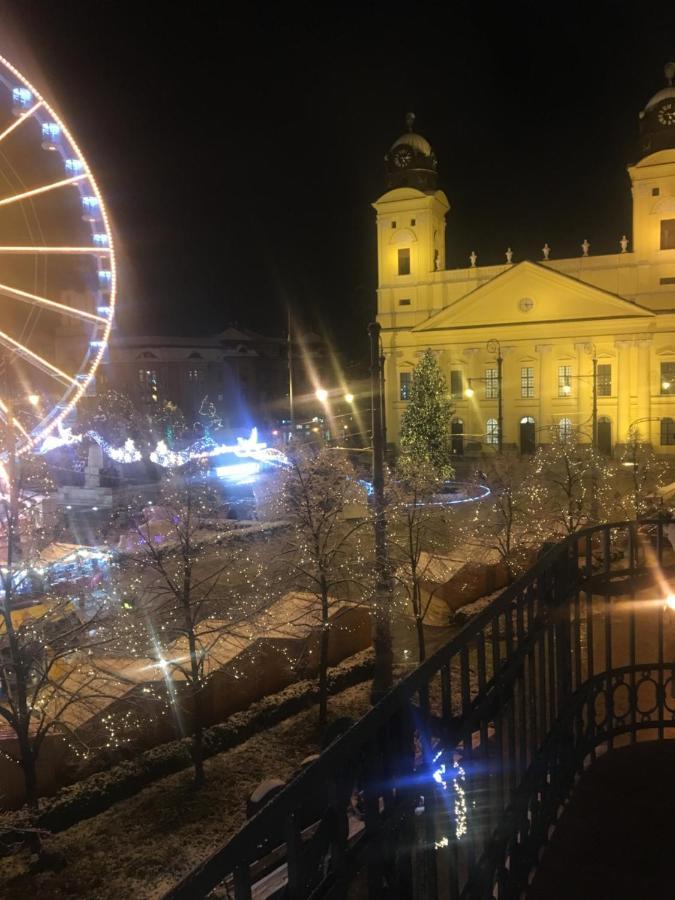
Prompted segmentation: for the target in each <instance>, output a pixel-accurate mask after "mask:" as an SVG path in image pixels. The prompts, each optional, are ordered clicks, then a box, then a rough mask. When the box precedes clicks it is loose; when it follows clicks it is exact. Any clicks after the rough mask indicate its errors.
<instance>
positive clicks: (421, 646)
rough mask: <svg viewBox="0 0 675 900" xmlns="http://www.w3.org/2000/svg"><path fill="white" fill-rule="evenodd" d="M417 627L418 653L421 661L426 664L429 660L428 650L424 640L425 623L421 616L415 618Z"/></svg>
mask: <svg viewBox="0 0 675 900" xmlns="http://www.w3.org/2000/svg"><path fill="white" fill-rule="evenodd" d="M415 626H416V627H417V653H418V656H419V661H420V662H424V660H425V659H426V658H427V650H426V643H425V640H424V622H423V621H422V617H421V616H420V615H419V614H418V615H416V616H415Z"/></svg>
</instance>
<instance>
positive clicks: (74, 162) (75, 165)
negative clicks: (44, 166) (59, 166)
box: [63, 159, 84, 175]
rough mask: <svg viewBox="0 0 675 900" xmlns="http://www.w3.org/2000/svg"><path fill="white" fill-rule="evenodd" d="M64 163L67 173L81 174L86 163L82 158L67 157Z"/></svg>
mask: <svg viewBox="0 0 675 900" xmlns="http://www.w3.org/2000/svg"><path fill="white" fill-rule="evenodd" d="M63 165H64V168H65V170H66V175H81V174H82V173H83V172H84V163H83V162H82V160H81V159H66V160H64V163H63Z"/></svg>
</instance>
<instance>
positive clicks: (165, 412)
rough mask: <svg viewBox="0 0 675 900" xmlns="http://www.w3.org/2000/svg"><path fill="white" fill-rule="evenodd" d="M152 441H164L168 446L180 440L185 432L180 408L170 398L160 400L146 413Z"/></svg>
mask: <svg viewBox="0 0 675 900" xmlns="http://www.w3.org/2000/svg"><path fill="white" fill-rule="evenodd" d="M146 420H147V422H148V430H149V432H150V439H151V441H152V443H156V442H157V441H165V442H166V444H167V446H168V447H169V448H171V447H173V446H174V443H175V441H180V440H181V438H183V437H184V436H185V434H186V432H187V423H186V421H185V416H184V415H183V412H182V410H181V409H180V408H179V407H178V406H177V404H175V403H174V402H173V401H172V400H162V401H161V402H159V403H158V404H157V405H156V407H155V408H153V409H151V410H148V412H147V413H146Z"/></svg>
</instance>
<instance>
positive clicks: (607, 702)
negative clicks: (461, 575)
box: [166, 521, 675, 900]
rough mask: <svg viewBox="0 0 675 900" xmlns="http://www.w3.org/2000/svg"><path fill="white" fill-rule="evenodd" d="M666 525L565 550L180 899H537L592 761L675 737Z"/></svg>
mask: <svg viewBox="0 0 675 900" xmlns="http://www.w3.org/2000/svg"><path fill="white" fill-rule="evenodd" d="M665 527H666V525H665V524H664V523H663V522H660V521H654V522H643V523H640V524H639V525H638V524H636V523H628V522H623V523H615V524H608V525H601V526H597V527H593V528H588V529H586V530H584V531H581V532H577V533H576V534H574V535H571V536H569V537H568V538H566V539H565V540H563V541H562V542H561V543H559V544H556V545H554V546H553V547H551V548H550V549H548V550H547V551H546V552H545V553H543V554H542V555H541V557H540V558H539V560H538V561H537V562H536V564H535V565H534V566H532V568H531V569H530V570H529V571H528V572H527V573H526V574H525V575H523V576H522V577H521V578H519V579H518V581H516V582H515V583H514V584H512V585H511V586H510V587H508V588H507V589H506V590H505V591H504V592H503V593H502V594H501V595H500V596H499V597H498V598H497V599H496V600H495V601H494V602H493V603H492V604H491V605H490V606H489V607H488V608H486V609H485V610H484V611H483V612H482V613H480V614H479V615H478V616H477V617H476V618H475V619H473V620H472V621H471V622H470V623H469V624H468V625H467V626H466V627H465V628H464V629H463V630H462V631H461V632H460V634H458V635H457V637H456V638H455V639H454V640H452V641H450V642H449V643H448V644H447V645H446V646H444V647H443V648H441V649H440V650H439V651H438V652H437V653H435V654H434V655H433V656H432V657H431V658H429V659H428V660H426V662H424V663H423V664H422V665H421V666H419V667H418V668H417V669H416V670H415V671H413V672H412V673H411V674H410V675H408V676H407V677H406V678H405V679H404V680H403V681H401V682H400V683H399V684H398V685H397V686H396V687H395V688H394V689H393V690H392V691H391V692H390V693H389V694H388V695H387V696H385V697H384V699H383V700H382V701H381V702H380V703H378V704H377V705H376V706H375V707H373V709H371V710H370V711H369V712H368V714H367V715H366V716H364V717H363V718H362V719H361V720H360V721H359V722H358V723H357V724H356V725H354V727H352V728H351V729H350V730H349V731H348V732H347V733H346V734H344V735H343V736H342V737H341V738H339V739H338V740H337V741H336V742H335V743H334V744H332V745H331V746H330V747H329V748H328V749H327V750H326V751H324V753H322V754H321V757H320V758H319V759H318V760H317V761H316V762H315V763H314V764H313V765H311V766H309V767H308V768H307V769H305V770H304V771H303V772H302V773H301V774H300V775H298V777H297V778H295V779H294V780H293V781H292V782H291V783H290V784H289V785H288V786H287V787H286V788H285V789H284V790H283V791H282V792H281V793H280V794H278V795H277V796H276V797H275V798H274V799H273V800H272V801H271V802H270V803H269V804H268V805H267V806H265V808H264V809H263V810H262V811H261V812H259V813H258V814H257V815H256V816H255V817H254V818H253V819H251V820H250V821H249V822H248V823H247V824H246V825H245V826H244V827H243V828H242V829H241V831H239V832H238V833H237V834H236V835H235V836H234V837H233V838H232V839H231V840H230V841H229V842H228V843H227V844H226V845H225V846H224V847H223V848H222V849H220V850H218V851H217V852H216V853H214V854H213V855H212V856H211V857H210V858H209V859H207V860H206V861H205V862H204V863H203V864H202V865H200V866H199V867H198V868H197V869H195V870H194V871H193V872H192V873H190V874H189V875H188V876H187V878H185V879H184V880H183V882H182V883H181V884H179V885H178V886H177V887H176V888H174V889H173V890H172V891H170V892H169V893H168V894H167V895H166V900H188V898H189V900H194V898H198V897H206V896H208V894H209V893H210V891H211V890H213V889H214V888H215V887H216V886H218V885H222V886H224V891H225V896H228V897H234V898H236V900H245V898H250V897H252V896H256V897H277V896H278V897H282V896H283V897H289V898H305V897H319V896H331V897H346V896H368V897H370V898H377V897H400V898H411V897H423V898H433V897H440V896H447V897H450V898H465V897H467V898H468V897H471V898H477V897H496V898H506V897H519V896H520V895H521V893H522V892H523V891H524V890H525V889H526V887H527V885H528V883H529V881H530V880H531V878H532V874H533V872H534V870H535V868H536V865H537V862H538V859H539V856H540V853H541V850H542V848H543V847H544V845H545V844H546V842H547V840H548V837H549V835H550V832H551V829H552V827H553V826H554V825H555V822H556V819H557V817H558V816H559V814H560V811H561V809H562V805H563V804H564V802H565V800H566V798H567V797H568V796H569V794H570V791H571V789H572V787H573V785H574V781H575V779H576V778H577V777H578V775H579V773H580V772H581V771H582V770H583V768H584V766H586V765H588V764H589V762H591V761H592V760H593V759H594V758H595V755H596V754H597V753H599V752H601V750H602V749H612V748H613V747H615V746H617V745H619V744H621V743H622V742H632V741H635V740H637V738H638V732H640V731H643V732H646V734H645V735H641V736H640V737H641V738H642V737H653V738H655V739H664V738H667V737H675V697H673V664H674V663H675V646H674V645H675V638H674V636H673V634H671V633H670V631H671V628H670V623H669V622H668V619H667V617H668V610H667V608H666V605H665V603H664V600H665V595H666V594H667V592H668V587H667V581H666V574H665V573H664V568H663V565H662V564H663V562H664V548H665V547H668V548H669V546H670V545H669V544H668V543H667V541H666V538H665V533H664V528H665ZM672 631H674V632H675V625H673V626H672ZM221 896H222V894H221Z"/></svg>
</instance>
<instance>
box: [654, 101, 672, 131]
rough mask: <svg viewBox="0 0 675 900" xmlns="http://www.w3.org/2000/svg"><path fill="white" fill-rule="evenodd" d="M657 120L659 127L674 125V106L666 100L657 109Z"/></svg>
mask: <svg viewBox="0 0 675 900" xmlns="http://www.w3.org/2000/svg"><path fill="white" fill-rule="evenodd" d="M657 118H658V120H659V122H660V123H661V125H675V104H673V103H672V101H670V100H668V101H666V102H665V103H663V104H662V105H661V106H660V107H659V112H658V115H657Z"/></svg>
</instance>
